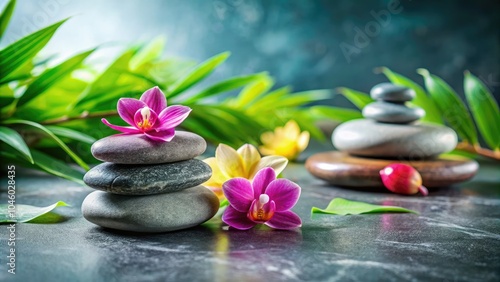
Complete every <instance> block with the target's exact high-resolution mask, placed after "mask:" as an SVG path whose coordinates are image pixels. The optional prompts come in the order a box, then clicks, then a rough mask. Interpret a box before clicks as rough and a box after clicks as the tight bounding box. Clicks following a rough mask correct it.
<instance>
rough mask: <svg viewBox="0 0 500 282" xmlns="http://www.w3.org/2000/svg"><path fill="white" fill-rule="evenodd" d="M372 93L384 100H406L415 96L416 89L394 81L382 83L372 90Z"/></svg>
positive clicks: (374, 97) (373, 96) (377, 98)
mask: <svg viewBox="0 0 500 282" xmlns="http://www.w3.org/2000/svg"><path fill="white" fill-rule="evenodd" d="M370 95H371V96H372V98H373V99H375V100H384V101H390V102H406V101H411V100H413V99H414V98H415V96H416V94H415V91H414V90H413V89H411V88H407V87H404V86H400V85H394V84H392V83H388V82H385V83H380V84H377V85H375V86H373V88H372V89H371V90H370Z"/></svg>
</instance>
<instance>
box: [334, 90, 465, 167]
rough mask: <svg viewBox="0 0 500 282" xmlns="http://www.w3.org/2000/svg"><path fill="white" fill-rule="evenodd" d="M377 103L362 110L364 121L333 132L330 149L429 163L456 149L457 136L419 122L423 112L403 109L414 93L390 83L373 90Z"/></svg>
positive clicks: (352, 122) (349, 124) (347, 124)
mask: <svg viewBox="0 0 500 282" xmlns="http://www.w3.org/2000/svg"><path fill="white" fill-rule="evenodd" d="M370 94H371V97H372V98H373V99H375V100H377V101H376V102H373V103H371V104H368V105H367V106H366V107H365V108H364V109H363V116H364V117H365V118H366V119H360V120H354V121H350V122H346V123H344V124H342V125H340V126H339V127H338V128H337V129H335V131H334V133H333V135H332V141H333V145H334V146H335V147H336V148H337V149H338V150H340V151H343V152H347V153H349V154H352V155H357V156H365V157H375V158H393V159H400V160H416V159H431V158H434V157H436V156H438V155H439V154H442V153H446V152H449V151H451V150H453V149H454V148H455V146H456V145H457V135H456V134H455V132H454V131H453V130H452V129H450V128H448V127H445V126H439V125H432V124H421V123H419V122H418V120H419V119H420V118H422V117H423V116H424V115H425V111H424V110H423V109H421V108H418V107H413V108H410V107H408V106H407V105H406V102H409V101H411V100H413V99H414V98H415V92H414V91H413V89H409V88H406V87H402V86H397V85H393V84H390V83H381V84H379V85H376V86H375V87H373V88H372V90H371V92H370Z"/></svg>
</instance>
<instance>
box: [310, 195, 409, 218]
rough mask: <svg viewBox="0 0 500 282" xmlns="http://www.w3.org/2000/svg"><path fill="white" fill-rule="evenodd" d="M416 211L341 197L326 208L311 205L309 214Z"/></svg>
mask: <svg viewBox="0 0 500 282" xmlns="http://www.w3.org/2000/svg"><path fill="white" fill-rule="evenodd" d="M392 212H397V213H416V214H418V213H417V212H416V211H413V210H409V209H405V208H401V207H395V206H379V205H372V204H368V203H364V202H356V201H350V200H346V199H343V198H335V199H333V200H332V201H331V202H330V203H329V204H328V207H326V209H320V208H317V207H313V208H312V209H311V214H315V213H316V214H321V213H323V214H336V215H348V214H365V213H392Z"/></svg>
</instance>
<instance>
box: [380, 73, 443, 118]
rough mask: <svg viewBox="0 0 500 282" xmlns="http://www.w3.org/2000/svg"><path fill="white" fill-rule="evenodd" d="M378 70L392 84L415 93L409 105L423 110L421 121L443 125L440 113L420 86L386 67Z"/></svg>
mask: <svg viewBox="0 0 500 282" xmlns="http://www.w3.org/2000/svg"><path fill="white" fill-rule="evenodd" d="M380 70H381V71H382V73H383V74H384V75H385V76H386V77H387V78H388V79H389V80H390V81H391V82H392V83H394V84H396V85H401V86H405V87H408V88H411V89H413V90H414V91H415V94H416V96H415V99H413V101H411V103H412V104H414V105H416V106H419V107H421V108H423V109H424V110H425V116H424V117H423V118H422V121H429V122H434V123H439V124H442V123H443V119H442V118H441V113H440V112H439V109H438V108H437V106H436V103H434V101H433V100H432V98H431V97H429V96H427V93H425V90H424V89H423V88H422V87H421V86H420V85H418V84H417V83H415V82H413V81H412V80H411V79H409V78H407V77H405V76H402V75H400V74H398V73H395V72H393V71H391V70H390V69H388V68H386V67H382V68H380Z"/></svg>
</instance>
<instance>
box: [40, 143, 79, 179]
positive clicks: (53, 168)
mask: <svg viewBox="0 0 500 282" xmlns="http://www.w3.org/2000/svg"><path fill="white" fill-rule="evenodd" d="M31 154H32V156H33V160H35V165H36V167H38V168H40V169H42V170H44V171H45V172H47V173H50V174H52V175H55V176H58V177H61V178H64V179H68V180H71V181H73V182H76V183H78V184H82V185H85V183H84V182H83V180H82V179H83V173H81V172H80V171H78V170H76V169H75V168H73V167H72V166H70V165H68V164H67V163H64V162H62V161H60V160H58V159H55V158H53V157H51V156H49V155H47V154H45V153H42V152H40V151H37V150H34V149H31Z"/></svg>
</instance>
